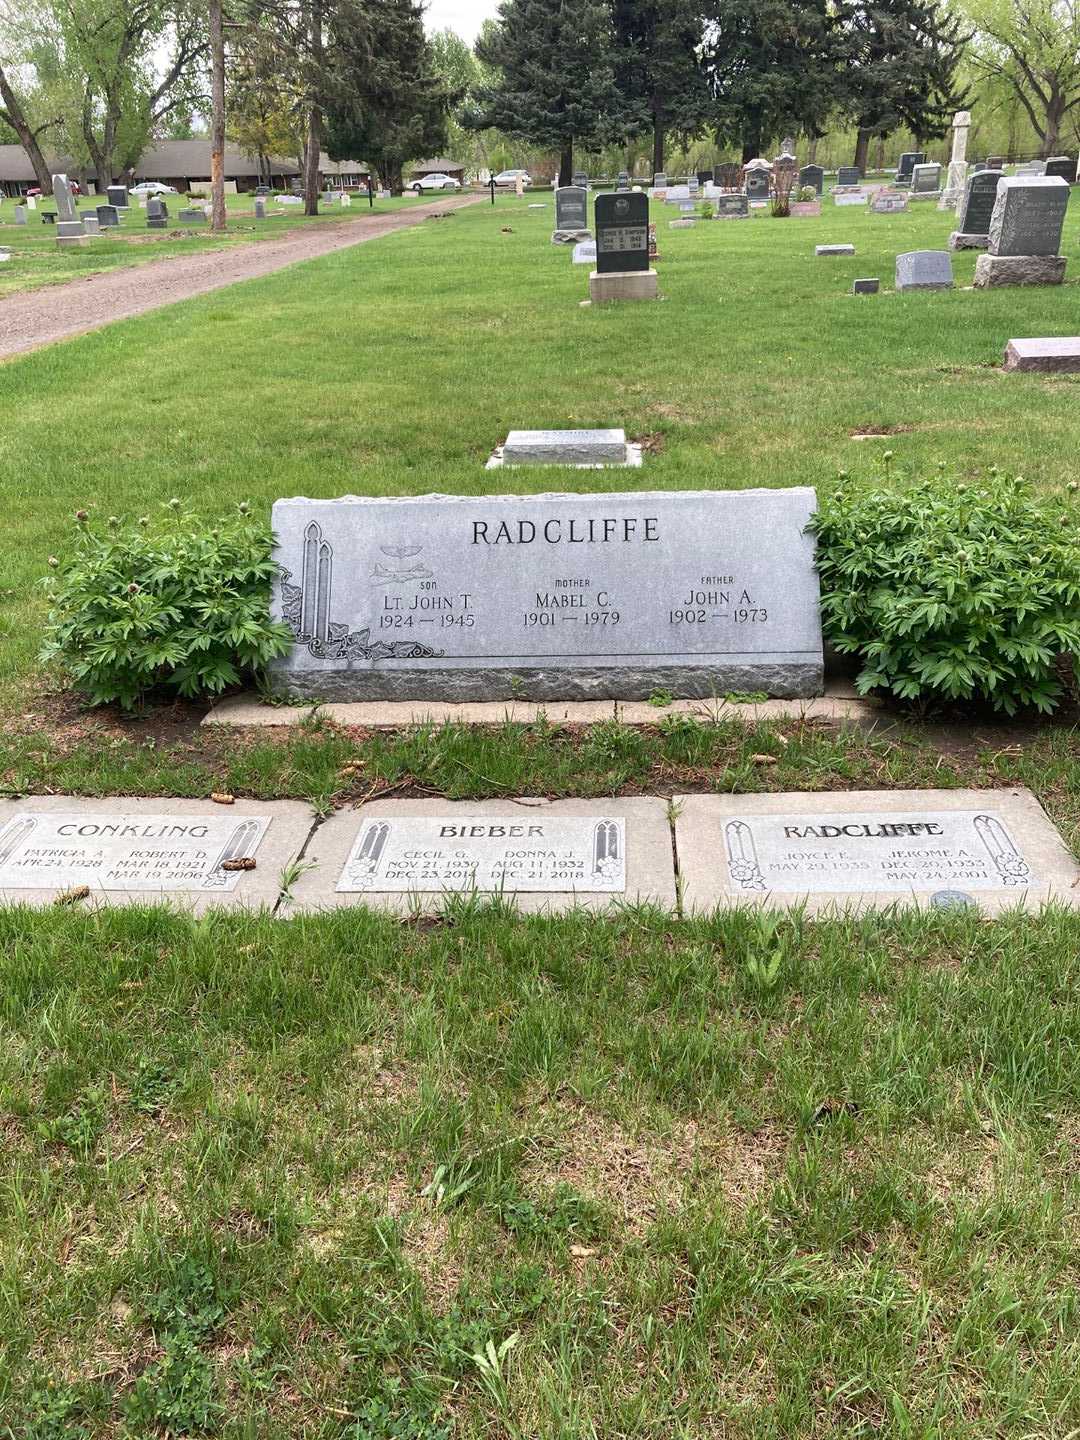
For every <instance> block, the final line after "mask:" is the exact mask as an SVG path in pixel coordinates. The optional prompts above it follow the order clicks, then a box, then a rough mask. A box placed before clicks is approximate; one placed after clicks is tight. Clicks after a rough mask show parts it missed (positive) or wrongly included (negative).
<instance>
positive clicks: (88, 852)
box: [0, 795, 314, 914]
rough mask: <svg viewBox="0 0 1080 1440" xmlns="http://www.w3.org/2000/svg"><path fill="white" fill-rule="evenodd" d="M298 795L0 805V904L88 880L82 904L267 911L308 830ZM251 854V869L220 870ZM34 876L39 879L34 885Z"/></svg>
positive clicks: (36, 901)
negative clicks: (220, 801) (219, 801)
mask: <svg viewBox="0 0 1080 1440" xmlns="http://www.w3.org/2000/svg"><path fill="white" fill-rule="evenodd" d="M313 823H314V817H313V815H312V812H311V808H310V807H309V806H307V805H303V804H301V803H299V802H297V801H292V800H279V801H274V802H273V803H267V802H264V801H258V800H238V801H237V802H236V803H235V804H234V805H215V804H214V802H213V801H211V800H173V799H141V798H139V799H132V798H130V797H126V796H125V797H121V798H116V799H92V800H87V799H78V798H75V797H73V796H68V795H46V796H40V795H37V796H27V797H26V798H25V799H21V800H5V801H2V802H0V904H24V905H34V906H45V905H52V904H54V903H55V902H56V899H57V897H58V896H60V895H65V894H69V893H71V892H74V891H77V890H78V889H79V888H81V887H82V886H86V887H87V888H88V890H89V894H88V895H87V896H86V897H85V898H82V899H79V900H78V901H74V902H73V903H78V904H80V905H83V906H101V905H105V904H109V905H124V904H128V905H153V904H169V905H173V906H176V907H177V908H179V909H182V910H187V911H190V912H193V913H195V914H202V913H203V912H204V911H206V910H208V909H244V910H258V909H264V908H265V909H272V908H273V907H274V906H275V905H276V904H277V901H278V897H279V894H280V891H281V873H282V870H283V869H284V867H285V866H286V865H287V864H288V863H289V862H290V861H292V860H295V859H296V857H297V856H298V855H299V854H300V852H301V850H302V849H303V847H304V844H305V842H306V840H307V838H308V835H309V834H310V833H311V827H312V825H313ZM241 857H253V858H254V860H255V868H254V869H253V870H231V871H226V870H223V869H222V868H221V861H222V860H225V859H230V858H231V859H239V858H241ZM35 882H37V883H35Z"/></svg>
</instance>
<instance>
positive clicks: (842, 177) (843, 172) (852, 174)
mask: <svg viewBox="0 0 1080 1440" xmlns="http://www.w3.org/2000/svg"><path fill="white" fill-rule="evenodd" d="M836 183H837V185H839V186H840V187H841V188H843V187H844V186H845V185H861V184H862V171H861V170H860V169H859V167H858V166H857V165H841V166H840V168H839V170H837V172H836Z"/></svg>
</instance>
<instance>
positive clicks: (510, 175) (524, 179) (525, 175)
mask: <svg viewBox="0 0 1080 1440" xmlns="http://www.w3.org/2000/svg"><path fill="white" fill-rule="evenodd" d="M519 175H520V176H521V183H522V184H523V185H524V186H525V189H526V190H527V189H528V188H529V186H530V185H531V184H532V176H531V175H530V174H529V172H528V171H527V170H500V171H499V173H498V175H496V176H495V184H496V185H516V184H517V181H518V176H519Z"/></svg>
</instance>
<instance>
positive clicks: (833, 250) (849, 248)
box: [814, 245, 855, 255]
mask: <svg viewBox="0 0 1080 1440" xmlns="http://www.w3.org/2000/svg"><path fill="white" fill-rule="evenodd" d="M814 254H815V255H854V254H855V246H854V245H815V246H814Z"/></svg>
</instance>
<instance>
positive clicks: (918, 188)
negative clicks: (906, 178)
mask: <svg viewBox="0 0 1080 1440" xmlns="http://www.w3.org/2000/svg"><path fill="white" fill-rule="evenodd" d="M940 190H941V166H940V165H939V164H938V163H937V162H936V161H931V162H930V163H929V164H920V165H916V166H915V168H914V169H913V170H912V172H911V198H912V199H913V200H914V199H918V198H927V197H929V196H933V195H937V194H938V193H939V192H940Z"/></svg>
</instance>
